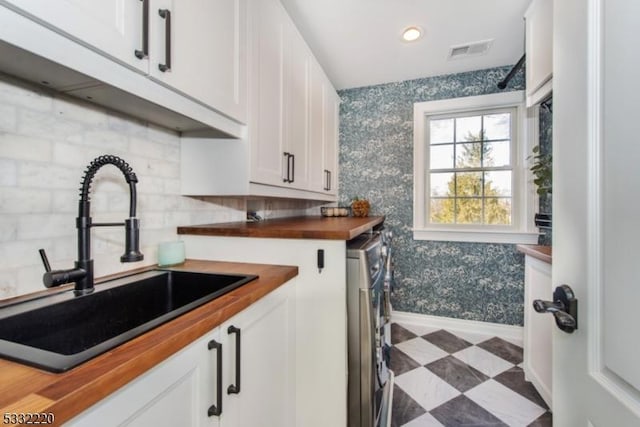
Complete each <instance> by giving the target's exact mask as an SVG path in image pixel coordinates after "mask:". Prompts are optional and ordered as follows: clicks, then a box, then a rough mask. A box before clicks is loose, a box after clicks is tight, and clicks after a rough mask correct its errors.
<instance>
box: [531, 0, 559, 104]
mask: <svg viewBox="0 0 640 427" xmlns="http://www.w3.org/2000/svg"><path fill="white" fill-rule="evenodd" d="M524 16H525V22H526V24H525V28H526V30H525V37H526V53H527V62H526V64H527V65H526V74H527V81H526V84H527V107H530V106H532V105H535V104H538V103H540V102H541V101H543V100H544V99H545V98H546V97H547V96H548V95H549V94H550V93H551V89H552V82H551V78H552V75H553V0H533V1H532V2H531V5H530V6H529V8H528V9H527V11H526V12H525V15H524Z"/></svg>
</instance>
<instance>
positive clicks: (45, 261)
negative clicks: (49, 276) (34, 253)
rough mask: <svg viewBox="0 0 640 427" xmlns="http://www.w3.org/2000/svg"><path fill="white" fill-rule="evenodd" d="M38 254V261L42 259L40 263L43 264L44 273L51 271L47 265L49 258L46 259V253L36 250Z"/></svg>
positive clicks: (49, 265) (42, 250)
mask: <svg viewBox="0 0 640 427" xmlns="http://www.w3.org/2000/svg"><path fill="white" fill-rule="evenodd" d="M38 252H40V259H42V263H43V264H44V271H46V272H47V273H48V272H50V271H51V264H49V258H47V253H46V252H45V251H44V249H38Z"/></svg>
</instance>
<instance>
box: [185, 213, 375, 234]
mask: <svg viewBox="0 0 640 427" xmlns="http://www.w3.org/2000/svg"><path fill="white" fill-rule="evenodd" d="M357 219H358V220H360V221H362V223H360V224H356V225H353V224H352V223H353V222H354V217H346V218H333V217H327V218H323V217H307V218H305V217H295V218H280V219H277V220H266V221H262V222H256V223H245V222H235V223H222V224H204V225H192V226H181V227H178V234H182V235H196V236H226V237H262V238H281V239H320V240H351V239H353V238H354V237H357V236H359V235H360V234H362V233H363V232H365V231H367V230H369V229H371V228H373V227H375V226H376V225H378V224H381V223H382V222H384V219H385V217H384V216H372V217H364V218H357ZM287 220H289V221H291V222H288V221H287ZM341 222H342V223H343V224H344V225H341V224H340V223H341ZM305 224H308V226H305ZM317 225H322V226H323V227H322V228H317V227H316V226H317ZM325 226H332V227H325Z"/></svg>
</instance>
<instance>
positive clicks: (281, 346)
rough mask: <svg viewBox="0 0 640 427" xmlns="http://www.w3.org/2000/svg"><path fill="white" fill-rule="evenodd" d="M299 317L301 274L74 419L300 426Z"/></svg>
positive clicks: (144, 426)
mask: <svg viewBox="0 0 640 427" xmlns="http://www.w3.org/2000/svg"><path fill="white" fill-rule="evenodd" d="M294 319H295V279H293V280H291V281H289V282H288V283H287V284H285V285H283V286H281V287H280V288H278V289H276V290H275V291H273V292H271V293H270V294H268V295H266V296H265V297H263V298H262V299H260V300H259V301H257V302H255V303H254V304H252V305H251V306H249V307H248V308H246V309H245V310H243V311H241V312H240V313H238V314H236V315H235V316H233V317H232V318H230V319H229V320H227V321H226V322H224V323H223V324H222V325H220V326H219V327H217V328H215V329H214V330H213V331H211V332H209V333H207V334H205V335H204V336H203V337H201V338H200V339H198V340H197V341H195V342H194V343H192V344H190V345H189V346H187V347H185V348H184V349H182V350H181V351H180V352H178V353H177V354H175V355H173V356H171V357H170V358H169V359H167V360H166V361H164V362H162V363H160V364H159V365H158V366H156V367H155V368H153V369H151V370H150V371H148V372H147V373H145V374H144V375H142V376H141V377H139V378H137V379H135V380H134V381H132V382H131V383H129V384H127V385H125V386H124V387H122V388H121V389H120V390H118V391H116V392H115V393H113V394H112V395H110V396H109V397H107V398H106V399H104V400H102V401H100V402H99V403H97V404H95V405H94V406H92V407H91V408H89V409H87V410H86V411H84V412H83V413H81V414H80V415H78V416H77V417H75V418H73V419H72V420H70V421H69V422H68V423H67V424H66V425H69V426H87V427H89V426H90V427H100V426H104V427H113V426H140V427H148V426H154V427H163V426H166V427H175V426H185V427H186V426H194V427H196V426H210V427H215V426H220V427H227V426H229V427H231V426H233V427H241V426H266V427H269V426H274V427H276V426H278V427H280V426H283V427H287V426H289V427H293V426H294V417H295V376H294V374H295V371H294V368H295V328H294V325H293V323H292V322H293V321H294ZM230 328H232V329H230ZM238 349H239V350H240V351H239V353H238ZM219 357H221V372H220V371H219V370H218V358H219ZM219 375H222V376H221V377H219ZM219 380H220V383H218V381H219ZM232 386H233V387H234V388H231V387H232ZM218 388H220V390H221V394H218ZM235 390H237V393H236V392H235ZM215 410H219V411H220V413H219V415H212V414H211V412H215Z"/></svg>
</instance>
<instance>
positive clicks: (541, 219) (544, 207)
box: [527, 145, 553, 229]
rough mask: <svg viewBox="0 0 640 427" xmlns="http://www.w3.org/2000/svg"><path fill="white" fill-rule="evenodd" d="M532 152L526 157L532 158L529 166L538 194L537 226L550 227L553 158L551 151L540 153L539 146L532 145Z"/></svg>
mask: <svg viewBox="0 0 640 427" xmlns="http://www.w3.org/2000/svg"><path fill="white" fill-rule="evenodd" d="M532 151H533V154H532V155H531V156H529V157H527V159H533V164H532V165H531V167H530V168H529V170H531V172H532V173H533V176H534V179H533V183H534V184H535V185H536V187H537V189H536V193H538V195H539V196H540V210H541V212H540V213H537V214H536V215H535V224H536V226H537V227H540V228H545V229H550V228H551V213H550V212H551V193H552V187H553V158H552V156H551V153H545V154H543V153H541V151H540V146H539V145H536V146H535V147H533V150H532Z"/></svg>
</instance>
